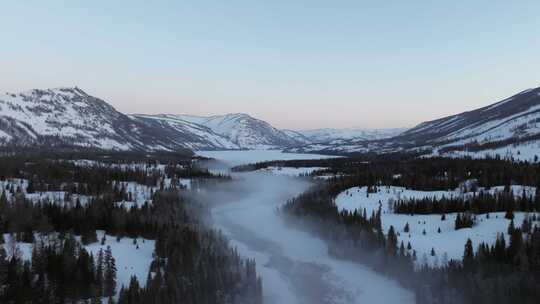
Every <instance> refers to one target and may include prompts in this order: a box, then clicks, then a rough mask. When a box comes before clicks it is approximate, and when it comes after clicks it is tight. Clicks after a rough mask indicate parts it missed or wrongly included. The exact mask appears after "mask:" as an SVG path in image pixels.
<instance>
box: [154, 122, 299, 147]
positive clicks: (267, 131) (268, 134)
mask: <svg viewBox="0 0 540 304" xmlns="http://www.w3.org/2000/svg"><path fill="white" fill-rule="evenodd" d="M162 116H166V117H175V118H179V119H182V120H186V121H189V122H192V123H196V124H200V125H203V126H205V127H208V128H210V129H211V130H212V131H214V132H215V133H217V134H220V135H223V136H225V137H227V138H228V139H229V140H231V141H232V142H233V143H235V144H237V145H238V146H239V147H241V148H243V149H268V148H284V147H291V146H295V145H299V144H302V143H303V142H300V141H298V140H297V139H296V138H294V137H291V136H289V135H288V134H287V133H285V132H283V131H282V130H279V129H276V128H274V127H273V126H272V125H270V124H269V123H267V122H266V121H263V120H260V119H257V118H254V117H251V116H249V115H248V114H244V113H233V114H225V115H215V116H208V117H204V116H194V115H162Z"/></svg>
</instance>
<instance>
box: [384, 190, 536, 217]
mask: <svg viewBox="0 0 540 304" xmlns="http://www.w3.org/2000/svg"><path fill="white" fill-rule="evenodd" d="M393 211H394V212H395V213H401V214H411V215H414V214H444V213H454V212H472V213H474V214H483V213H489V212H508V211H523V212H534V211H540V187H538V188H536V194H534V195H528V194H527V192H526V191H525V190H523V192H522V193H519V196H517V197H516V195H515V194H514V192H513V191H512V190H511V188H510V187H506V189H505V190H503V191H501V192H495V193H490V192H488V191H483V190H481V191H478V192H477V193H469V195H467V196H453V197H442V198H434V197H425V198H420V199H418V198H417V199H414V198H413V199H408V200H399V201H397V202H394V203H393Z"/></svg>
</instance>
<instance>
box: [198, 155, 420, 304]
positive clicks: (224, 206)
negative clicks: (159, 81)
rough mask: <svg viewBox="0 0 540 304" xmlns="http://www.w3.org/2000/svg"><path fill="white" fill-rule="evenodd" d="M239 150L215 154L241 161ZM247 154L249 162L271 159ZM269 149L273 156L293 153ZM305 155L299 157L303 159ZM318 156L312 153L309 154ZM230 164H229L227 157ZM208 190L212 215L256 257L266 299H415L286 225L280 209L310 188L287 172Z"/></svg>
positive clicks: (243, 177) (240, 178)
mask: <svg viewBox="0 0 540 304" xmlns="http://www.w3.org/2000/svg"><path fill="white" fill-rule="evenodd" d="M241 153H242V152H238V151H234V152H221V153H220V152H213V153H212V156H213V157H215V158H218V159H220V160H222V161H223V162H225V163H229V164H232V165H238V164H239V162H240V159H241V157H240V156H241ZM246 153H251V154H250V155H246V157H247V158H246V159H248V161H253V160H256V161H262V160H268V159H262V158H264V155H261V154H258V155H254V152H252V151H246ZM278 154H279V152H278V153H270V154H269V155H267V156H269V157H270V158H271V159H279V158H278V157H284V158H289V159H290V158H291V157H293V154H289V155H287V154H285V155H278ZM301 156H305V155H300V156H299V155H296V156H294V157H301ZM310 157H314V156H310ZM228 158H230V159H231V162H229V159H228ZM234 177H235V181H234V182H232V183H228V184H227V185H223V186H221V187H216V188H215V189H211V190H210V191H207V192H206V193H205V194H206V195H207V196H208V201H216V205H215V206H214V207H213V208H212V210H213V219H214V221H215V225H216V226H217V228H219V229H221V230H222V231H223V232H224V233H225V234H226V235H227V236H228V237H229V238H230V239H231V241H232V245H234V246H236V247H237V248H238V250H239V251H240V253H241V255H243V256H245V257H248V258H252V259H255V261H256V262H257V272H258V273H259V274H260V275H261V276H262V279H263V292H264V301H265V303H290V304H294V303H313V304H317V303H328V304H330V303H332V304H337V303H368V302H372V303H414V300H415V299H414V295H413V294H412V293H411V292H410V291H407V290H405V289H403V288H402V287H400V286H399V285H398V283H396V282H394V281H392V280H390V279H387V278H386V277H384V276H382V275H380V274H377V273H375V272H373V271H372V270H370V269H368V268H366V267H364V266H362V265H359V264H356V263H352V262H346V261H342V260H338V259H336V258H334V257H332V256H330V255H329V254H328V250H327V245H326V243H324V242H323V241H322V240H320V239H318V238H316V237H314V236H312V235H310V234H308V233H306V232H303V231H299V230H296V229H293V228H289V227H287V226H286V225H285V223H284V221H283V220H282V218H281V217H280V216H279V215H278V214H277V213H276V209H277V208H278V207H279V206H280V205H281V204H283V203H284V202H286V201H287V200H288V199H290V198H292V197H293V196H295V195H297V194H300V193H301V192H303V191H305V190H306V189H307V188H308V187H309V182H308V181H306V180H302V179H299V178H293V177H290V176H286V175H276V174H269V173H268V172H252V173H241V174H236V175H234Z"/></svg>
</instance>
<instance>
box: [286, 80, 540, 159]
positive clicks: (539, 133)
mask: <svg viewBox="0 0 540 304" xmlns="http://www.w3.org/2000/svg"><path fill="white" fill-rule="evenodd" d="M539 140H540V88H536V89H529V90H525V91H523V92H520V93H518V94H516V95H514V96H511V97H509V98H506V99H504V100H502V101H499V102H496V103H494V104H492V105H489V106H486V107H483V108H480V109H476V110H473V111H469V112H464V113H460V114H456V115H452V116H448V117H444V118H440V119H437V120H433V121H428V122H423V123H421V124H419V125H418V126H416V127H414V128H412V129H409V130H406V131H404V132H402V133H401V134H398V135H396V136H393V137H390V138H386V139H377V140H362V139H358V138H352V139H346V138H344V139H338V140H332V141H330V142H327V143H317V144H308V145H304V146H302V147H296V148H293V149H290V150H291V151H295V152H300V151H302V152H313V151H325V152H330V151H338V152H347V153H354V152H361V153H362V152H376V153H387V152H399V151H409V152H412V151H416V152H420V153H425V154H431V155H447V156H452V155H457V156H463V155H467V156H472V157H478V156H480V155H481V156H486V155H491V156H496V155H499V156H501V157H508V156H512V157H517V158H521V159H531V158H532V157H534V156H535V155H538V156H540V145H539ZM521 151H526V153H525V155H523V154H522V153H521Z"/></svg>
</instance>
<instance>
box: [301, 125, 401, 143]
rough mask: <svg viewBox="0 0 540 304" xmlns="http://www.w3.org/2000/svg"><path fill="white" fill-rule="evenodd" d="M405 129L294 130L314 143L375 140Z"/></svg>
mask: <svg viewBox="0 0 540 304" xmlns="http://www.w3.org/2000/svg"><path fill="white" fill-rule="evenodd" d="M405 130H406V129H403V128H394V129H363V128H344V129H335V128H324V129H312V130H296V132H298V133H300V134H301V135H303V136H305V137H306V138H308V139H309V140H310V141H311V142H314V143H324V142H332V141H334V140H340V139H359V140H375V139H384V138H390V137H394V136H396V135H398V134H400V133H402V132H403V131H405Z"/></svg>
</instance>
